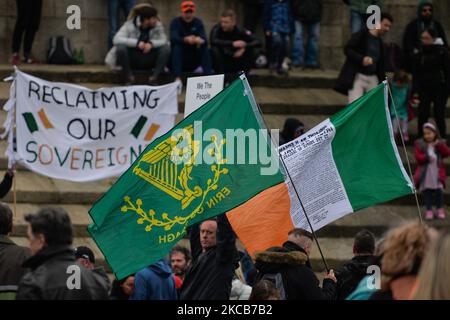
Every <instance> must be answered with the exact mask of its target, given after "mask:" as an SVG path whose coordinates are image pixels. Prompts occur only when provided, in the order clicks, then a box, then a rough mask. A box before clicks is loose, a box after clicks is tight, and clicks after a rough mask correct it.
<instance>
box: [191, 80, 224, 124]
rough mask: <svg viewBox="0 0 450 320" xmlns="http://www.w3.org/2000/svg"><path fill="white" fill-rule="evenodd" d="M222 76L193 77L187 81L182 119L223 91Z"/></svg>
mask: <svg viewBox="0 0 450 320" xmlns="http://www.w3.org/2000/svg"><path fill="white" fill-rule="evenodd" d="M223 81H224V75H223V74H218V75H214V76H204V77H194V78H188V79H187V85H186V100H185V103H184V117H185V118H186V117H187V116H188V115H190V114H191V113H192V112H194V111H195V110H197V109H198V108H199V107H200V106H202V105H203V104H205V103H206V102H208V101H209V100H211V99H212V98H213V97H214V96H215V95H216V94H218V93H219V92H220V91H222V90H223Z"/></svg>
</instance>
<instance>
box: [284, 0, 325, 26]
mask: <svg viewBox="0 0 450 320" xmlns="http://www.w3.org/2000/svg"><path fill="white" fill-rule="evenodd" d="M291 7H292V14H293V15H294V18H295V19H296V20H300V21H301V22H306V23H309V22H319V21H320V20H321V19H322V0H291Z"/></svg>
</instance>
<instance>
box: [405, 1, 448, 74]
mask: <svg viewBox="0 0 450 320" xmlns="http://www.w3.org/2000/svg"><path fill="white" fill-rule="evenodd" d="M424 5H431V6H432V4H431V3H429V2H428V3H422V4H421V5H419V6H418V8H417V18H416V19H414V20H413V21H411V22H410V23H409V24H408V25H407V26H406V29H405V33H404V34H403V51H404V54H405V57H406V59H407V61H406V67H407V70H408V71H411V70H412V68H413V66H414V64H413V61H412V60H411V58H412V56H413V55H414V53H416V52H417V51H418V50H420V48H421V47H422V41H421V39H420V36H421V33H422V32H423V31H424V30H426V29H432V30H434V31H435V32H436V36H437V37H438V38H442V40H443V41H444V45H445V46H446V47H447V48H448V42H447V37H446V35H445V31H444V28H443V27H442V25H441V24H440V23H439V22H438V21H436V20H434V19H431V20H430V21H424V20H423V19H421V11H422V8H423V6H424Z"/></svg>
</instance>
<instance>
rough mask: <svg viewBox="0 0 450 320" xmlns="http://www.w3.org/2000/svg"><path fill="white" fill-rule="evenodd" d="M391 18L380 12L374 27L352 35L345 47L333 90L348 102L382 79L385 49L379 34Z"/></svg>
mask: <svg viewBox="0 0 450 320" xmlns="http://www.w3.org/2000/svg"><path fill="white" fill-rule="evenodd" d="M393 21H394V20H393V18H392V16H391V15H389V14H387V13H383V14H382V15H381V22H380V24H379V25H378V26H377V27H376V28H375V29H370V30H367V29H365V30H363V31H361V32H358V33H355V34H353V35H352V37H351V39H350V40H349V42H348V43H347V45H346V46H345V49H344V52H345V55H346V56H347V59H346V61H345V64H344V66H343V67H342V70H341V72H340V74H339V77H338V80H337V81H336V86H335V87H334V89H335V90H336V91H337V92H340V93H342V94H345V95H347V94H348V100H349V103H351V102H353V101H355V100H356V99H358V98H360V97H362V96H363V95H364V94H366V93H367V92H369V91H370V90H372V89H374V88H375V87H376V86H377V85H378V84H379V83H381V82H382V81H383V80H384V77H385V68H384V54H383V52H384V49H383V41H382V40H381V37H382V36H383V35H385V34H386V33H387V32H389V30H390V29H391V26H392V23H393Z"/></svg>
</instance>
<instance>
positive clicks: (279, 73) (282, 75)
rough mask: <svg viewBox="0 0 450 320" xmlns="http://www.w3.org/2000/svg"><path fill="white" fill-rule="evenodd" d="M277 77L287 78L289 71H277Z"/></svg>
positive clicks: (282, 69)
mask: <svg viewBox="0 0 450 320" xmlns="http://www.w3.org/2000/svg"><path fill="white" fill-rule="evenodd" d="M277 75H279V76H281V77H287V76H288V75H289V71H288V70H285V69H284V68H281V69H278V70H277Z"/></svg>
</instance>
